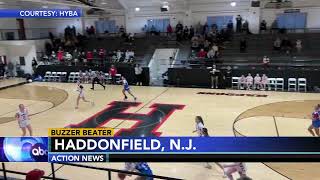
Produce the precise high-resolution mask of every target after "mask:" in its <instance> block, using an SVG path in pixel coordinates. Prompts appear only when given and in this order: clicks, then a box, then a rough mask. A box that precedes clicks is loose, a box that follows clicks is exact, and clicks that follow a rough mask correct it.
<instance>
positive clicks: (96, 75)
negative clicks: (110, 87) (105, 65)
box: [91, 71, 106, 90]
mask: <svg viewBox="0 0 320 180" xmlns="http://www.w3.org/2000/svg"><path fill="white" fill-rule="evenodd" d="M91 76H92V77H91V78H92V88H91V89H92V90H94V84H95V83H97V84H100V86H102V87H103V89H104V90H105V89H106V86H105V85H103V84H102V83H101V81H100V79H99V76H100V73H99V72H98V71H97V72H94V71H92V73H91Z"/></svg>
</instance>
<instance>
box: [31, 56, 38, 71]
mask: <svg viewBox="0 0 320 180" xmlns="http://www.w3.org/2000/svg"><path fill="white" fill-rule="evenodd" d="M37 67H38V62H37V60H36V58H35V57H33V59H32V70H33V74H35V73H36V70H37Z"/></svg>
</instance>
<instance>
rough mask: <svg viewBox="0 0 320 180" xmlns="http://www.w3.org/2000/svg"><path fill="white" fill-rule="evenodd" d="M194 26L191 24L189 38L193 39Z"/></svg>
mask: <svg viewBox="0 0 320 180" xmlns="http://www.w3.org/2000/svg"><path fill="white" fill-rule="evenodd" d="M194 33H195V32H194V28H193V27H192V26H190V28H189V39H191V38H192V37H193V36H194Z"/></svg>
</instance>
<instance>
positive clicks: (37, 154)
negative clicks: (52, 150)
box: [30, 143, 48, 161]
mask: <svg viewBox="0 0 320 180" xmlns="http://www.w3.org/2000/svg"><path fill="white" fill-rule="evenodd" d="M30 153H31V157H32V158H33V159H34V160H35V161H46V160H47V159H48V151H47V150H46V147H45V146H44V145H43V144H42V143H37V144H35V145H33V146H32V148H31V152H30Z"/></svg>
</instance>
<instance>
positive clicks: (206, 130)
mask: <svg viewBox="0 0 320 180" xmlns="http://www.w3.org/2000/svg"><path fill="white" fill-rule="evenodd" d="M202 137H209V133H208V129H207V128H205V127H204V128H202ZM204 167H205V168H208V169H211V168H212V166H211V165H210V164H209V163H208V162H206V164H205V166H204Z"/></svg>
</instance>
